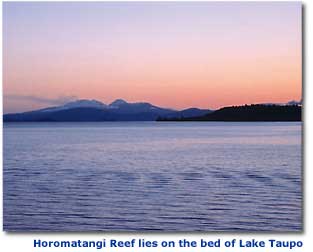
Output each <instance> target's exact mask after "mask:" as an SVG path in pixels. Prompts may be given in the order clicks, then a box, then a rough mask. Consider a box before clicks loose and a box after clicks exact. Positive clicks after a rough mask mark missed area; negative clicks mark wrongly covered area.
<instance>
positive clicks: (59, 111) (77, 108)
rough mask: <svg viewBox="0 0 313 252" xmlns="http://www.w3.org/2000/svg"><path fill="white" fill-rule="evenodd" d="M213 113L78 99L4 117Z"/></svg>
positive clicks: (121, 117) (8, 119) (94, 117)
mask: <svg viewBox="0 0 313 252" xmlns="http://www.w3.org/2000/svg"><path fill="white" fill-rule="evenodd" d="M209 112H210V110H201V109H197V108H191V109H186V110H182V111H177V110H173V109H167V108H161V107H158V106H155V105H152V104H150V103H147V102H136V103H128V102H126V101H125V100H122V99H117V100H115V101H114V102H112V103H110V104H109V105H106V104H104V103H102V102H100V101H96V100H77V101H73V102H69V103H67V104H65V105H62V106H58V107H50V108H44V109H40V110H35V111H30V112H24V113H16V114H5V115H4V116H3V121H4V122H38V121H40V122H44V121H48V122H69V121H80V122H82V121H155V120H156V119H157V118H160V117H162V118H170V117H186V116H201V115H204V114H207V113H209Z"/></svg>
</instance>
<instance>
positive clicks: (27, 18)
mask: <svg viewBox="0 0 313 252" xmlns="http://www.w3.org/2000/svg"><path fill="white" fill-rule="evenodd" d="M301 8H302V7H301V3H297V2H289V3H288V2H281V3H278V2H276V3H270V2H267V3H266V2H264V3H256V2H254V3H229V2H228V3H214V2H211V3H209V2H204V3H125V2H124V3H122V2H120V3H104V2H103V3H61V2H60V3H56V2H55V3H39V2H37V3H35V2H34V3H22V2H16V3H14V2H13V3H4V9H3V15H4V35H3V36H4V58H3V60H4V70H3V73H4V79H3V89H4V111H5V112H17V111H26V110H30V109H36V108H41V107H47V106H49V105H58V103H61V102H65V101H66V100H67V97H70V98H68V99H69V100H70V99H74V98H73V96H75V97H77V98H86V99H97V100H100V101H102V102H104V103H110V102H111V101H113V100H114V99H117V98H123V99H125V100H127V101H131V102H134V101H147V102H150V103H153V104H155V105H159V106H163V107H171V108H179V109H181V108H187V107H201V108H219V107H223V106H226V105H239V104H246V103H247V104H250V103H262V102H287V101H289V100H300V99H301V96H302V74H301V73H302V64H301V62H302V58H301V50H302V47H301V43H302V41H301V36H302V35H301ZM59 98H60V99H59Z"/></svg>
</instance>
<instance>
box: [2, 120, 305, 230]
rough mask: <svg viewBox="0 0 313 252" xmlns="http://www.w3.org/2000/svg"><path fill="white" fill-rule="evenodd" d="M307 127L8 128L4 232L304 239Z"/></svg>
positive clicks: (72, 125)
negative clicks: (280, 234) (300, 235)
mask: <svg viewBox="0 0 313 252" xmlns="http://www.w3.org/2000/svg"><path fill="white" fill-rule="evenodd" d="M301 129H302V124H301V122H240V123H232V122H103V123H102V122H101V123H4V133H3V139H4V145H3V151H4V158H3V160H4V171H3V179H4V188H3V193H4V195H3V203H4V204H3V207H4V213H3V215H4V216H3V223H4V224H3V225H4V230H6V231H241V232H247V231H301V230H302V196H303V195H302V146H301Z"/></svg>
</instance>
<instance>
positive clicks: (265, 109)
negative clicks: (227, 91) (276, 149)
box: [158, 104, 302, 122]
mask: <svg viewBox="0 0 313 252" xmlns="http://www.w3.org/2000/svg"><path fill="white" fill-rule="evenodd" d="M301 110H302V106H300V105H264V104H256V105H245V106H232V107H224V108H221V109H219V110H216V111H213V112H212V113H209V114H206V115H203V116H196V117H186V118H180V117H177V118H171V119H169V118H159V119H158V120H159V121H232V122H236V121H238V122H240V121H251V122H252V121H301Z"/></svg>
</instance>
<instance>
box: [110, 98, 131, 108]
mask: <svg viewBox="0 0 313 252" xmlns="http://www.w3.org/2000/svg"><path fill="white" fill-rule="evenodd" d="M125 104H128V103H127V102H126V101H125V100H123V99H116V100H115V101H113V102H112V103H110V104H109V106H110V107H119V106H121V105H125Z"/></svg>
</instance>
